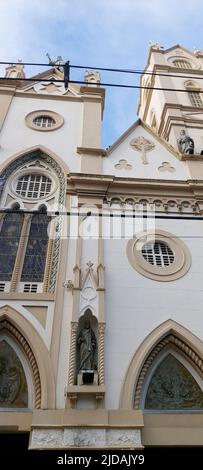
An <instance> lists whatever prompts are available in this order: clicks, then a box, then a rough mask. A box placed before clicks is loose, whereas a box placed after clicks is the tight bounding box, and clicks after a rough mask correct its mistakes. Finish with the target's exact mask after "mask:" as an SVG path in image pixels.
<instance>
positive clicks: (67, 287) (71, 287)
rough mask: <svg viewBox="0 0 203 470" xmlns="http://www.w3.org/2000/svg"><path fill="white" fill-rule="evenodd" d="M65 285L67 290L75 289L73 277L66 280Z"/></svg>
mask: <svg viewBox="0 0 203 470" xmlns="http://www.w3.org/2000/svg"><path fill="white" fill-rule="evenodd" d="M63 287H65V288H66V289H67V290H71V291H73V289H74V284H73V282H72V281H71V279H68V280H67V281H65V282H64V283H63Z"/></svg>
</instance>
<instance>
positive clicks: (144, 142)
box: [130, 136, 155, 165]
mask: <svg viewBox="0 0 203 470" xmlns="http://www.w3.org/2000/svg"><path fill="white" fill-rule="evenodd" d="M130 145H131V147H132V148H133V149H134V150H137V151H138V152H141V160H142V163H143V165H147V164H148V163H149V162H148V160H147V155H146V154H147V152H150V151H151V150H153V149H154V147H155V144H154V143H153V142H151V141H150V140H148V139H145V137H143V136H140V137H137V138H136V139H133V140H132V141H131V142H130Z"/></svg>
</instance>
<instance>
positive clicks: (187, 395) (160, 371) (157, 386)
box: [145, 354, 203, 410]
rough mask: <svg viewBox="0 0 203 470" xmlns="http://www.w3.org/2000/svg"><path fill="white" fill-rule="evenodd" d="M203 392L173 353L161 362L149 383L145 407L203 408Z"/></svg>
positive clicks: (169, 408) (160, 408) (171, 408)
mask: <svg viewBox="0 0 203 470" xmlns="http://www.w3.org/2000/svg"><path fill="white" fill-rule="evenodd" d="M202 408H203V392H202V391H201V389H200V387H199V385H198V384H197V382H196V381H195V379H194V378H193V376H192V375H191V374H190V373H189V371H188V370H187V369H186V368H185V367H184V366H183V365H182V364H181V363H180V362H179V361H178V360H177V359H176V358H175V357H174V356H173V355H172V354H168V356H167V357H166V358H165V359H164V360H163V361H162V362H161V364H160V365H159V366H158V367H157V369H156V370H155V373H154V375H153V377H152V379H151V382H150V384H149V388H148V392H147V396H146V400H145V409H158V410H166V409H167V410H180V409H193V410H194V409H202Z"/></svg>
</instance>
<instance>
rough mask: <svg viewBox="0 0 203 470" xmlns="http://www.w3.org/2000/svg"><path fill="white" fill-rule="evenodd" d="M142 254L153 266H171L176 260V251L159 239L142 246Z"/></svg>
mask: <svg viewBox="0 0 203 470" xmlns="http://www.w3.org/2000/svg"><path fill="white" fill-rule="evenodd" d="M142 256H143V258H144V259H145V261H147V262H148V263H150V264H152V265H153V266H170V264H172V263H173V262H174V253H173V251H172V249H171V248H170V246H168V245H166V243H163V242H159V241H157V242H155V243H146V245H144V246H143V247H142Z"/></svg>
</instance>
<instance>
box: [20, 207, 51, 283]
mask: <svg viewBox="0 0 203 470" xmlns="http://www.w3.org/2000/svg"><path fill="white" fill-rule="evenodd" d="M49 222H50V217H48V216H47V214H46V212H40V213H38V214H35V215H33V217H32V221H31V225H30V231H29V236H28V242H27V247H26V252H25V258H24V264H23V270H22V274H21V281H22V282H43V279H44V270H45V263H46V256H47V247H48V239H49V237H48V224H49Z"/></svg>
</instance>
